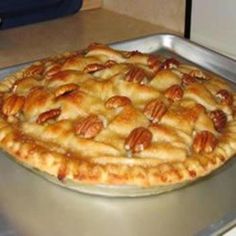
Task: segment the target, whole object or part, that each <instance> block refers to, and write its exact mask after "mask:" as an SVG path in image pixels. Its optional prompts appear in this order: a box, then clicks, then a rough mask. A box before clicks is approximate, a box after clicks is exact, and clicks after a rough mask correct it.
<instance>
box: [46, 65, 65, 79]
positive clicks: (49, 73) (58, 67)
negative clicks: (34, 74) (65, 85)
mask: <svg viewBox="0 0 236 236" xmlns="http://www.w3.org/2000/svg"><path fill="white" fill-rule="evenodd" d="M61 67H62V65H61V64H60V63H54V64H52V65H50V66H49V67H48V68H47V69H46V72H45V76H46V77H51V76H52V75H54V74H56V73H58V72H59V71H60V70H61Z"/></svg>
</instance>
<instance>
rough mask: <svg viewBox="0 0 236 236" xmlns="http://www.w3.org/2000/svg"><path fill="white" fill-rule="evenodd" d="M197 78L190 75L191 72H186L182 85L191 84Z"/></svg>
mask: <svg viewBox="0 0 236 236" xmlns="http://www.w3.org/2000/svg"><path fill="white" fill-rule="evenodd" d="M196 81H197V80H196V78H194V77H192V76H190V75H189V74H186V73H184V74H183V76H182V85H183V86H189V85H190V84H193V83H195V82H196Z"/></svg>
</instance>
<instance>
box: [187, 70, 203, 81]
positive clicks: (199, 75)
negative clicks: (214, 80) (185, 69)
mask: <svg viewBox="0 0 236 236" xmlns="http://www.w3.org/2000/svg"><path fill="white" fill-rule="evenodd" d="M189 75H190V76H191V77H194V78H197V79H203V80H205V79H207V77H206V75H205V74H204V73H203V72H202V71H201V70H192V71H190V73H189Z"/></svg>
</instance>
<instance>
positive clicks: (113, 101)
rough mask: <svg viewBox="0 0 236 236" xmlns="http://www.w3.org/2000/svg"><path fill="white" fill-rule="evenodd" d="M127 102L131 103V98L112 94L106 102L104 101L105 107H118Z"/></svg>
mask: <svg viewBox="0 0 236 236" xmlns="http://www.w3.org/2000/svg"><path fill="white" fill-rule="evenodd" d="M128 104H131V100H130V99H129V98H128V97H126V96H119V95H116V96H113V97H110V98H109V99H108V100H107V101H106V102H105V107H106V108H109V109H110V108H118V107H123V106H126V105H128Z"/></svg>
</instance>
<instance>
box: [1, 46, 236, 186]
mask: <svg viewBox="0 0 236 236" xmlns="http://www.w3.org/2000/svg"><path fill="white" fill-rule="evenodd" d="M235 98H236V97H235V93H234V92H233V91H232V88H231V86H230V85H229V84H227V83H226V82H225V81H224V80H223V79H222V78H219V77H218V76H216V75H214V74H211V73H209V72H206V71H203V70H201V69H200V68H197V67H195V66H191V65H187V64H183V63H181V62H180V61H178V60H177V59H175V58H164V57H162V56H156V55H149V54H146V53H141V52H138V51H132V52H127V51H118V50H115V49H112V48H109V47H108V46H105V45H102V44H92V45H90V46H89V47H88V48H87V49H86V50H83V51H79V52H74V53H66V54H63V55H61V56H57V57H54V58H49V59H44V60H41V61H39V62H36V63H34V64H32V65H31V66H29V67H27V68H24V69H23V70H21V71H19V72H17V73H15V74H13V75H10V76H8V77H7V78H5V79H4V80H2V81H1V83H0V146H1V148H2V149H3V150H4V151H6V152H8V153H10V154H11V155H12V156H13V157H14V158H15V159H16V160H17V161H19V162H20V163H22V164H24V165H26V166H28V167H30V168H34V169H37V170H39V171H41V172H43V173H47V174H49V175H52V176H54V177H56V178H58V179H59V180H60V181H61V182H62V183H63V182H64V181H66V180H71V181H73V182H74V183H83V184H90V185H97V184H102V185H105V186H106V185H107V186H108V185H120V186H127V185H128V186H131V185H132V186H138V187H144V188H146V187H153V186H163V185H173V184H179V183H184V182H186V181H193V180H196V179H198V178H199V177H202V176H205V175H207V174H209V173H211V172H212V171H213V170H215V169H217V168H219V167H220V166H221V165H223V164H224V163H225V162H226V161H227V160H228V159H229V158H231V157H232V156H233V155H234V154H235V153H236V118H235V110H236V109H235V105H236V100H235Z"/></svg>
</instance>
